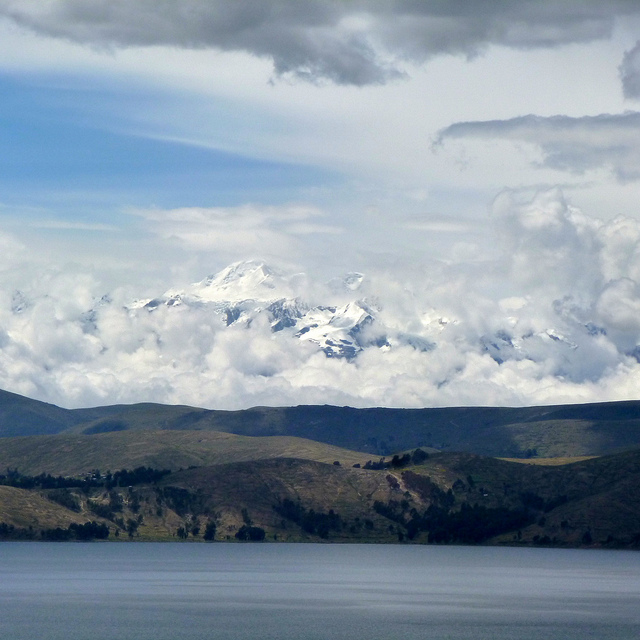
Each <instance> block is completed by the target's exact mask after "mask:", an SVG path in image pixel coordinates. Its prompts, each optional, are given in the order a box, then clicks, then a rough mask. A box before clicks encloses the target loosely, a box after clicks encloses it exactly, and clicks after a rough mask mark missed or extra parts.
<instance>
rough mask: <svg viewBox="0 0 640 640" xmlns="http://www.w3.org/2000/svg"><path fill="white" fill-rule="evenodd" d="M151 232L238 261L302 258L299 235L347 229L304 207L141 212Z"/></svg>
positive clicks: (219, 208) (319, 212)
mask: <svg viewBox="0 0 640 640" xmlns="http://www.w3.org/2000/svg"><path fill="white" fill-rule="evenodd" d="M133 213H134V215H136V216H138V217H141V218H143V219H144V220H145V223H146V226H147V229H148V231H149V232H150V233H152V234H154V235H157V236H159V237H161V238H163V239H164V240H167V241H170V242H175V241H177V242H178V243H180V244H181V245H183V246H184V247H185V248H186V249H187V250H195V251H202V252H211V253H217V254H219V255H221V256H225V257H226V258H227V261H229V262H232V261H236V260H239V259H244V258H246V257H247V256H259V255H261V256H274V257H275V256H286V257H289V258H295V257H299V256H300V255H301V254H302V253H303V251H304V249H303V245H302V244H301V242H300V241H299V240H298V237H299V236H316V237H317V236H318V235H324V234H329V235H339V234H341V233H342V230H341V229H340V228H339V227H336V226H334V225H326V224H323V223H322V222H321V220H322V218H323V213H322V211H321V210H319V209H317V208H315V207H310V206H300V205H288V206H287V205H285V206H279V207H275V206H274V207H269V206H258V205H244V206H238V207H209V208H205V207H187V208H180V209H168V210H163V209H151V210H136V211H134V212H133Z"/></svg>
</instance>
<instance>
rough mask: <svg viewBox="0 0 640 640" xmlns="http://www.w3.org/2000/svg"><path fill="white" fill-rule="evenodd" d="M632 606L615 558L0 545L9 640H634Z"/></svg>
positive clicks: (638, 623)
mask: <svg viewBox="0 0 640 640" xmlns="http://www.w3.org/2000/svg"><path fill="white" fill-rule="evenodd" d="M639 605H640V554H637V553H633V552H624V551H577V550H557V549H510V548H507V549H499V548H487V547H433V546H402V545H307V544H299V545H289V544H270V545H267V544H219V543H216V544H206V545H205V544H184V543H183V544H171V543H169V544H146V543H129V544H127V543H122V544H115V543H113V544H108V543H107V544H97V543H96V544H82V543H2V544H0V629H1V631H2V633H1V634H0V636H1V637H2V638H5V637H6V638H12V639H13V640H23V639H24V640H27V639H28V640H34V639H36V638H38V639H42V640H63V639H64V640H75V639H82V640H107V639H109V640H111V639H113V640H116V639H117V640H120V639H126V638H132V639H133V638H135V639H136V640H147V639H149V640H151V639H153V640H164V639H167V640H169V639H171V640H180V639H182V638H185V639H186V638H188V639H190V640H199V639H200V638H207V639H217V638H225V639H227V640H234V639H238V640H239V639H245V638H263V639H269V638H273V639H274V640H275V639H278V640H288V639H289V638H296V639H300V638H304V639H305V640H315V639H326V638H335V639H342V638H345V639H346V638H350V639H352V638H366V639H372V640H378V639H380V640H390V639H393V638H403V639H405V640H413V639H414V638H416V639H417V638H421V639H438V640H440V639H445V638H447V639H450V640H466V639H467V638H468V639H472V638H473V639H474V640H483V639H485V638H486V639H492V640H501V639H503V638H504V639H506V638H509V639H510V640H511V639H513V638H518V639H522V640H539V639H542V638H545V639H548V638H563V639H567V640H573V639H580V640H585V639H588V638H594V639H595V638H597V639H598V640H606V639H608V638H611V639H614V638H615V640H626V639H627V638H628V639H631V638H633V640H636V639H637V638H638V637H640V633H639V632H640V606H639Z"/></svg>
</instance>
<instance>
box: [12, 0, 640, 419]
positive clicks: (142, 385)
mask: <svg viewBox="0 0 640 640" xmlns="http://www.w3.org/2000/svg"><path fill="white" fill-rule="evenodd" d="M639 186H640V5H638V3H635V2H631V1H629V0H617V1H616V0H608V1H606V2H605V1H604V0H602V1H601V0H592V1H590V2H584V1H583V0H564V1H558V0H536V1H527V0H524V1H522V0H517V1H514V0H487V1H482V0H481V1H478V0H476V1H464V0H449V1H443V0H422V1H418V0H307V1H306V2H300V1H299V0H261V2H259V3H257V2H255V0H251V1H250V0H235V1H234V2H222V1H219V0H209V1H207V2H204V1H201V0H175V1H174V0H172V1H167V0H137V1H136V2H128V1H126V0H47V1H43V0H0V388H4V389H7V390H9V391H14V392H17V393H22V394H24V395H28V396H30V397H34V398H37V399H40V400H45V401H48V402H54V403H56V404H59V405H62V406H66V407H76V406H90V405H99V404H109V403H115V402H138V401H158V402H169V403H188V404H194V405H198V406H207V407H212V408H243V407H249V406H254V405H257V404H286V405H295V404H302V403H333V404H349V405H353V406H372V405H386V406H411V407H415V406H443V405H449V406H457V405H470V404H475V405H485V404H499V405H511V406H517V405H531V404H549V403H566V402H587V401H604V400H622V399H631V398H637V397H638V391H637V389H639V388H640V364H639V363H638V360H639V359H640V346H639V345H640V313H639V312H640V206H639V205H638V202H640V197H639V196H640V189H639ZM242 260H260V261H264V262H265V263H266V264H268V265H270V266H272V267H273V268H274V269H276V270H278V271H279V272H280V273H282V274H288V275H292V274H300V273H304V274H306V276H305V278H306V280H305V282H306V285H305V287H306V288H305V289H304V290H303V291H300V292H299V295H300V296H302V297H304V298H306V299H308V300H309V301H311V302H312V303H315V304H317V303H326V304H330V303H333V302H335V301H332V299H331V295H333V294H332V293H331V291H332V289H331V287H324V283H327V282H329V281H332V279H335V278H338V277H341V276H342V275H343V274H345V273H349V272H360V273H362V274H365V280H364V284H363V288H362V290H360V291H358V293H357V295H359V296H361V297H366V298H367V299H368V300H375V301H376V305H377V308H379V309H380V321H381V322H382V323H383V324H384V326H386V327H394V328H395V329H396V330H398V331H400V330H402V331H410V332H412V334H416V335H420V336H424V337H425V339H429V340H432V341H433V342H434V344H436V348H434V349H433V350H431V351H429V352H422V351H419V350H418V351H416V350H410V349H409V350H407V348H405V347H402V348H401V347H398V348H397V349H391V350H388V351H382V350H380V349H379V348H374V347H372V348H368V349H365V350H364V351H363V352H362V353H360V354H359V355H358V356H357V358H355V359H354V360H352V361H338V360H330V359H327V358H326V357H325V356H324V354H322V353H321V352H318V351H313V350H310V348H309V345H306V346H304V348H302V347H301V346H300V345H299V341H295V340H293V339H291V336H288V338H286V337H283V336H276V335H273V334H272V333H271V332H270V330H269V327H268V326H266V325H262V324H260V323H256V326H253V327H252V328H251V329H250V330H248V331H244V333H242V332H239V330H238V331H232V330H228V329H227V328H225V327H224V326H222V325H221V324H220V323H219V321H218V319H216V318H212V317H211V316H210V315H208V316H207V315H203V314H201V313H197V312H193V313H191V314H189V316H188V317H187V315H186V314H184V313H175V314H173V315H171V314H164V312H163V313H157V314H155V315H153V316H149V317H143V315H142V314H140V313H135V314H134V313H131V312H130V311H127V310H126V309H127V308H128V307H127V305H129V303H130V302H131V301H134V300H138V299H145V298H152V297H155V296H159V295H161V294H162V293H163V292H165V291H166V290H168V289H180V288H181V287H182V288H183V287H187V286H188V285H189V283H193V282H198V281H200V280H202V279H203V278H205V277H206V276H208V275H210V274H215V273H217V272H218V271H220V270H221V269H223V268H224V267H226V266H227V265H229V264H231V263H234V262H237V261H242ZM104 296H108V300H109V301H110V303H109V304H102V305H101V304H100V303H99V301H100V300H101V299H103V297H104ZM104 299H105V300H106V299H107V298H104ZM338 302H340V301H338ZM87 313H92V314H93V316H95V317H96V318H97V320H96V322H95V330H94V331H93V332H89V333H88V332H87V330H86V323H84V321H85V319H86V317H87ZM83 323H84V324H83ZM436 329H437V331H436ZM434 332H435V333H434ZM436 333H437V336H436ZM496 336H498V337H496ZM532 336H533V337H532ZM500 340H502V342H500ZM496 341H497V342H500V345H501V351H502V353H501V356H500V357H496V353H495V349H496V348H497V347H495V344H497V342H496ZM492 344H493V345H494V346H491V345H492ZM523 345H524V346H523ZM256 362H258V363H264V362H270V363H271V364H270V366H269V367H268V371H269V373H268V374H265V373H264V372H265V368H264V367H262V366H256V364H255V363H256Z"/></svg>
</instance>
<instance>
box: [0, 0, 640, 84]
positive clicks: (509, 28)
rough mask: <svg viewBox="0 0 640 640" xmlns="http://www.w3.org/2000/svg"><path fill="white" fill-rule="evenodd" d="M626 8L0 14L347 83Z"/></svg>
mask: <svg viewBox="0 0 640 640" xmlns="http://www.w3.org/2000/svg"><path fill="white" fill-rule="evenodd" d="M629 14H640V6H639V5H638V4H637V3H634V2H629V1H628V0H617V1H616V0H608V1H604V0H602V1H596V0H594V1H591V2H584V0H564V1H563V2H558V1H557V0H539V1H536V2H530V1H522V2H514V1H513V0H478V1H476V2H469V1H465V0H305V2H300V0H260V1H259V2H256V1H255V0H233V2H229V1H228V0H210V1H207V2H204V1H203V0H136V1H135V2H131V1H130V0H50V1H48V2H42V1H41V0H0V16H2V17H6V18H9V19H11V20H13V21H15V22H16V23H18V24H20V25H22V26H24V27H27V28H29V29H33V30H34V31H36V32H38V33H41V34H45V35H48V36H53V37H58V38H66V39H69V40H72V41H76V42H81V43H86V44H90V45H94V46H107V47H110V46H116V47H117V46H150V45H169V46H176V47H189V48H208V47H211V48H216V49H221V50H227V51H232V50H239V51H247V52H249V53H251V54H254V55H257V56H261V57H268V58H271V59H272V60H273V63H274V68H275V71H276V73H277V74H278V75H286V74H290V75H292V76H295V77H301V78H305V79H308V80H312V81H317V80H329V81H332V82H336V83H338V84H355V85H366V84H375V83H384V82H386V81H387V80H389V79H391V78H394V77H398V76H400V75H402V72H401V69H400V66H399V65H400V64H401V61H402V60H403V59H409V60H413V61H417V62H422V61H425V60H427V59H429V58H430V57H433V56H436V55H440V54H463V55H467V56H474V55H477V54H478V53H480V52H482V50H483V49H485V48H486V47H487V46H489V45H491V44H498V45H504V46H508V47H516V48H532V47H555V46H559V45H563V44H568V43H573V42H587V41H591V40H594V39H598V38H604V37H607V36H608V35H609V34H610V33H611V30H612V27H613V23H614V20H615V18H616V17H617V16H624V15H629Z"/></svg>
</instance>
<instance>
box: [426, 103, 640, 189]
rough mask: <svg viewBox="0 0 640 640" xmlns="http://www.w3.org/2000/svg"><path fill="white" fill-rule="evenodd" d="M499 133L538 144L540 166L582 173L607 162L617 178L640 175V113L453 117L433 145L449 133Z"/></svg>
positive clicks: (484, 136)
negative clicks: (481, 118)
mask: <svg viewBox="0 0 640 640" xmlns="http://www.w3.org/2000/svg"><path fill="white" fill-rule="evenodd" d="M470 138H476V139H478V138H479V139H503V140H512V141H514V142H528V143H531V144H534V145H537V146H538V147H539V148H540V150H541V151H542V153H543V155H544V158H543V160H542V163H541V164H542V166H544V167H547V168H551V169H558V170H562V171H570V172H572V173H583V172H585V171H587V170H589V169H598V168H608V169H610V170H611V171H612V172H613V174H614V175H615V176H616V178H617V179H618V180H620V181H621V182H627V181H632V180H638V179H640V113H638V112H635V111H628V112H625V113H622V114H602V115H597V116H584V117H581V118H572V117H569V116H552V117H540V116H535V115H527V116H521V117H518V118H511V119H509V120H489V121H484V122H458V123H456V124H452V125H451V126H449V127H447V128H446V129H443V130H442V131H441V132H440V133H439V134H438V137H437V139H436V145H440V144H443V143H444V142H446V140H449V139H470Z"/></svg>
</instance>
